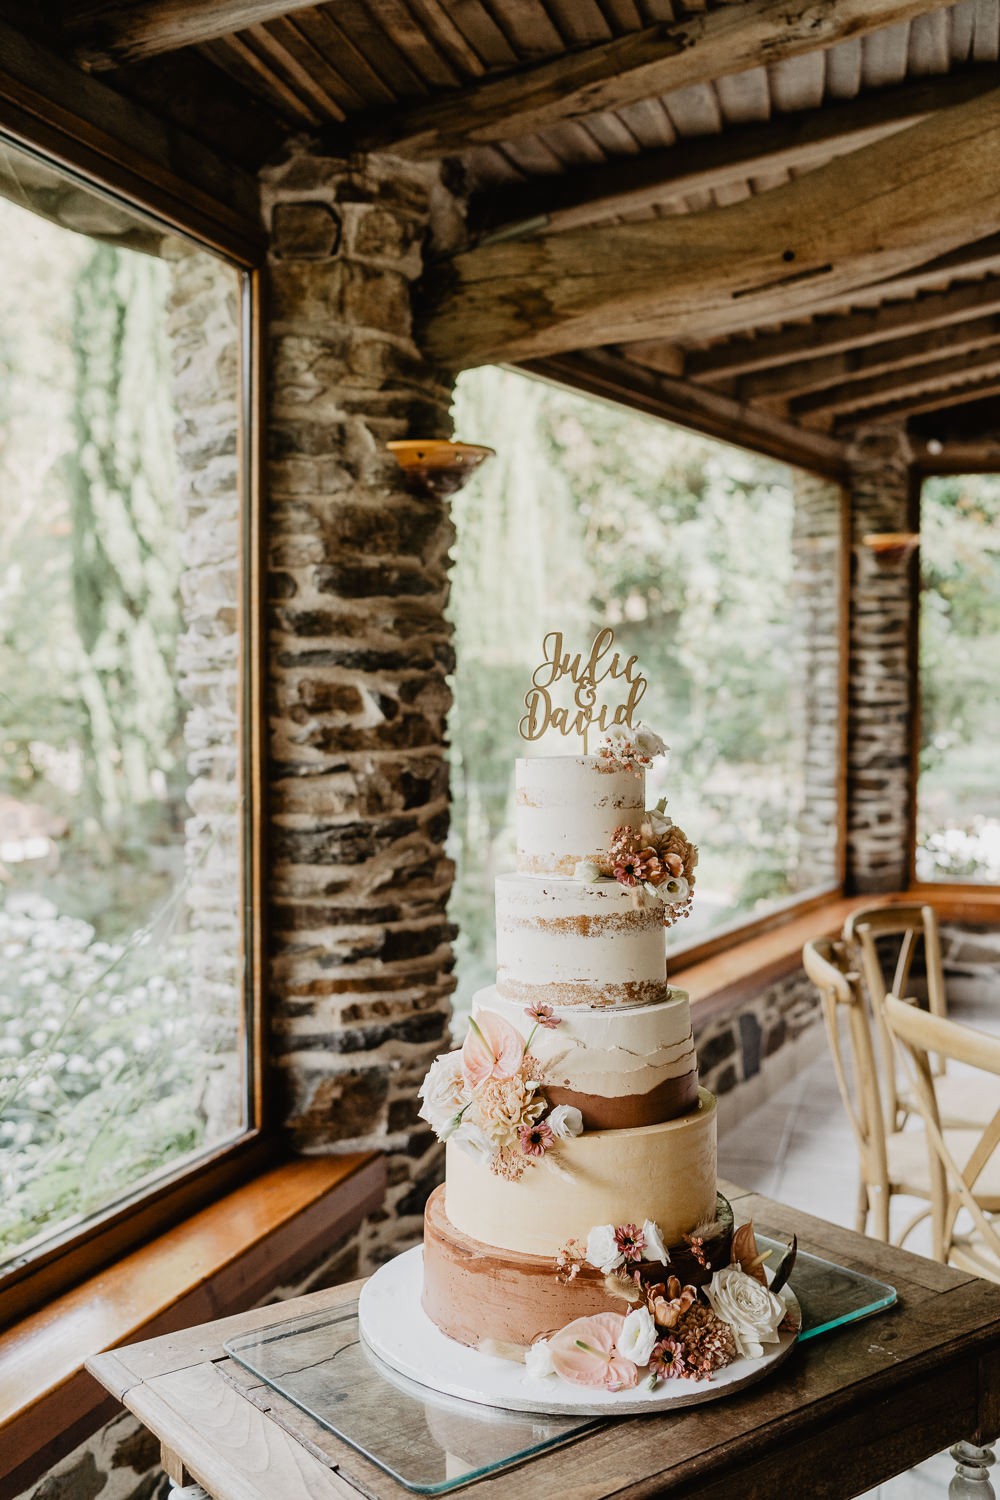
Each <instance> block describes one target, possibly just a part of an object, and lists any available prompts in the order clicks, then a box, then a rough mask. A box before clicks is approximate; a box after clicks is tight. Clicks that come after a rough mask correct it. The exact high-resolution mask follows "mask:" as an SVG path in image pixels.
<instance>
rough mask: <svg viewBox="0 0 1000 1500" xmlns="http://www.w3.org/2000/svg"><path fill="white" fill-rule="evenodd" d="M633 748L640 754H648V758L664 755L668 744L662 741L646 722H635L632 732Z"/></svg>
mask: <svg viewBox="0 0 1000 1500" xmlns="http://www.w3.org/2000/svg"><path fill="white" fill-rule="evenodd" d="M632 739H633V741H634V742H635V748H636V749H637V750H638V751H639V753H640V755H648V756H649V758H650V760H652V759H653V757H654V756H655V755H666V753H667V751H668V749H669V748H670V747H669V745H667V744H666V743H665V741H663V740H662V739H661V738H660V736H659V735H658V734H657V732H656V730H655V729H650V728H649V726H648V725H646V724H637V725H636V726H635V729H634V730H633V732H632Z"/></svg>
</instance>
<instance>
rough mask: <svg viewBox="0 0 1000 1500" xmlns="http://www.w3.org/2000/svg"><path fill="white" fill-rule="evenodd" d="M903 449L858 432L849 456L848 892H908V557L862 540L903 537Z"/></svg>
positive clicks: (891, 434) (891, 438) (895, 440)
mask: <svg viewBox="0 0 1000 1500" xmlns="http://www.w3.org/2000/svg"><path fill="white" fill-rule="evenodd" d="M910 457H911V455H910V449H909V443H908V440H907V438H906V434H905V432H904V431H903V429H902V428H896V427H871V428H867V429H860V430H859V431H858V433H857V434H856V436H855V438H854V440H853V442H852V444H851V448H850V452H849V460H850V464H851V471H852V483H851V595H850V609H851V626H850V632H851V644H850V660H849V679H850V680H849V689H848V725H847V731H848V740H847V743H848V755H847V883H848V890H851V891H860V892H866V891H871V892H878V891H894V890H900V889H903V888H905V887H906V885H907V884H908V883H909V867H908V856H907V840H908V833H909V813H910V783H911V762H910V734H911V728H912V725H913V722H914V705H913V703H912V702H911V692H912V685H911V682H910V645H911V607H912V593H911V590H912V588H913V576H914V575H913V569H914V567H915V563H914V561H913V558H912V556H910V557H908V558H904V559H892V560H889V559H886V558H885V557H883V558H881V559H880V558H878V557H877V556H876V554H875V553H874V552H873V551H872V550H871V549H870V548H868V547H865V546H863V545H862V541H861V538H862V537H863V536H864V535H865V534H866V533H868V532H878V531H905V530H907V529H908V523H909V507H910V473H909V463H910Z"/></svg>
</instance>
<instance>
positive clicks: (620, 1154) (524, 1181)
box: [445, 1089, 716, 1256]
mask: <svg viewBox="0 0 1000 1500" xmlns="http://www.w3.org/2000/svg"><path fill="white" fill-rule="evenodd" d="M445 1182H446V1187H445V1206H446V1211H447V1215H448V1218H449V1220H450V1221H451V1223H452V1224H453V1225H454V1227H455V1228H456V1229H458V1230H460V1231H461V1232H462V1233H464V1234H467V1235H470V1236H472V1237H473V1238H475V1239H476V1240H479V1241H480V1242H482V1243H484V1244H487V1245H491V1246H493V1247H494V1248H496V1249H501V1250H514V1251H518V1252H520V1253H521V1254H524V1255H542V1256H554V1255H555V1254H556V1253H557V1252H558V1251H559V1250H560V1249H561V1247H562V1246H563V1245H565V1244H566V1242H567V1240H570V1239H577V1240H586V1238H587V1235H588V1234H589V1233H590V1230H591V1229H592V1228H593V1227H594V1226H595V1225H597V1224H629V1223H639V1224H641V1223H642V1221H643V1220H644V1219H652V1220H654V1221H655V1223H656V1224H658V1225H659V1228H660V1232H661V1234H662V1235H663V1238H664V1241H665V1242H666V1243H667V1244H673V1243H678V1242H679V1241H681V1240H682V1239H683V1237H684V1235H685V1234H689V1233H690V1232H691V1230H693V1229H694V1228H696V1227H697V1226H698V1225H701V1224H705V1223H710V1222H711V1221H712V1220H713V1219H714V1217H715V1197H716V1186H715V1182H716V1106H715V1098H714V1096H713V1095H712V1094H710V1093H709V1092H708V1090H707V1089H699V1090H698V1105H697V1107H696V1108H695V1109H693V1110H691V1111H690V1112H689V1113H688V1114H685V1115H681V1116H679V1117H678V1118H677V1119H673V1120H666V1121H664V1122H663V1123H661V1124H657V1125H642V1126H635V1127H631V1128H628V1129H623V1130H588V1131H584V1133H583V1134H582V1135H579V1136H576V1137H574V1138H571V1139H568V1140H563V1141H559V1142H558V1144H557V1145H556V1146H554V1147H553V1148H552V1151H551V1156H550V1157H543V1158H542V1159H541V1160H539V1161H535V1162H532V1164H531V1165H530V1166H529V1167H528V1168H527V1170H526V1171H525V1172H524V1174H523V1175H522V1176H521V1177H520V1178H519V1179H518V1180H517V1181H516V1182H508V1181H507V1180H506V1179H505V1178H502V1177H498V1176H497V1175H496V1174H495V1173H494V1172H491V1171H490V1169H489V1167H488V1166H487V1165H486V1164H485V1163H484V1162H483V1161H481V1160H479V1159H477V1158H475V1157H471V1156H469V1155H468V1154H466V1152H465V1151H464V1150H463V1149H462V1147H461V1146H459V1145H456V1143H455V1142H454V1141H450V1142H449V1144H448V1148H447V1157H446V1171H445Z"/></svg>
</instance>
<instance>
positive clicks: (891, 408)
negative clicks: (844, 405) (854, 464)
mask: <svg viewBox="0 0 1000 1500" xmlns="http://www.w3.org/2000/svg"><path fill="white" fill-rule="evenodd" d="M994 396H1000V376H995V377H991V378H990V379H988V380H982V381H979V382H977V383H975V384H972V385H961V386H955V387H953V388H952V389H951V390H946V391H925V392H923V393H922V394H920V395H913V396H906V397H904V398H903V399H901V400H898V401H888V402H884V403H883V404H881V405H878V406H872V407H865V408H864V409H862V410H861V411H856V412H850V413H848V412H845V413H844V414H843V415H842V416H840V417H838V418H837V421H836V423H835V424H834V430H835V432H837V433H841V434H844V435H847V434H849V433H850V432H852V431H855V430H856V429H857V428H858V427H867V426H869V425H870V424H872V423H875V422H893V421H898V420H899V419H901V418H906V417H915V416H918V415H919V414H920V413H921V412H925V411H932V412H933V411H946V410H947V409H948V407H950V406H966V405H968V404H969V403H970V402H973V401H982V400H983V399H984V398H986V397H994ZM997 416H998V419H1000V404H998V408H997ZM921 467H923V465H922V466H921Z"/></svg>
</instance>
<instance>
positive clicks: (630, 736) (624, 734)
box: [601, 724, 635, 751]
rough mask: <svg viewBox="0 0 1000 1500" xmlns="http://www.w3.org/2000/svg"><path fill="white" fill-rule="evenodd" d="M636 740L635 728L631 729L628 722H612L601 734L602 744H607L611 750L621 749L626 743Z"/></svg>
mask: <svg viewBox="0 0 1000 1500" xmlns="http://www.w3.org/2000/svg"><path fill="white" fill-rule="evenodd" d="M634 741H635V730H634V729H629V727H628V725H627V724H612V726H611V728H610V729H606V730H605V731H604V733H603V734H602V735H601V744H602V745H606V746H607V747H608V749H609V750H611V751H615V750H620V749H621V747H622V746H623V745H624V744H626V743H629V742H632V743H634Z"/></svg>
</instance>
